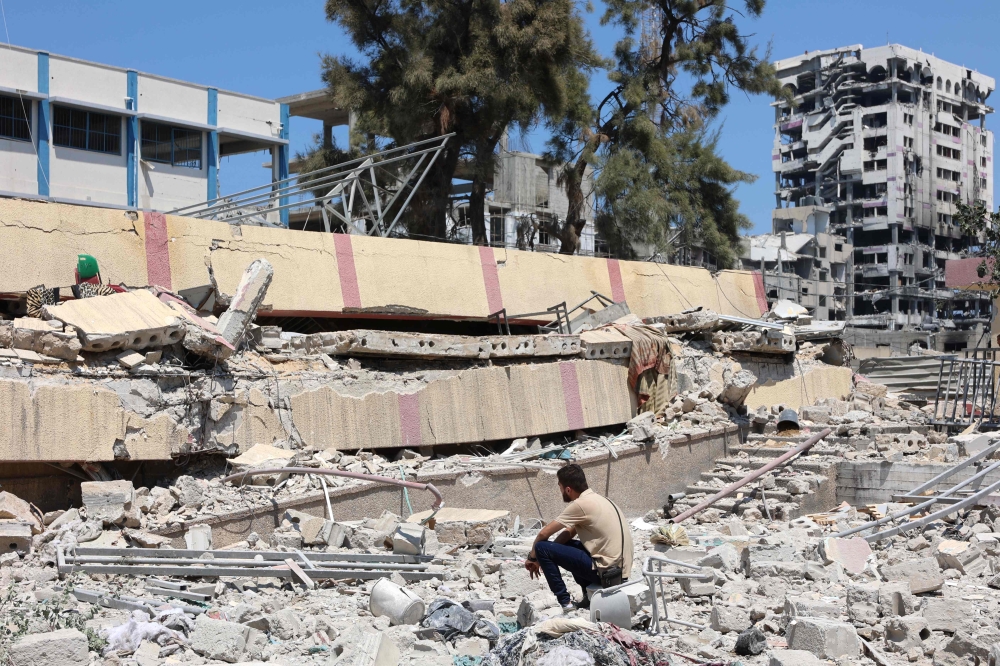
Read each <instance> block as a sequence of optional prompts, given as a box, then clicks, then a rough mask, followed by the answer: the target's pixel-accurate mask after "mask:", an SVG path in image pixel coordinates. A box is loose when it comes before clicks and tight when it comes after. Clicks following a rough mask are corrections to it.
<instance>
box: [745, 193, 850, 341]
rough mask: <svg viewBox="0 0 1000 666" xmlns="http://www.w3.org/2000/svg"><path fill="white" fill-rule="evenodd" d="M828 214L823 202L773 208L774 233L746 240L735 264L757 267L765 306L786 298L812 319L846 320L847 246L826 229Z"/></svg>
mask: <svg viewBox="0 0 1000 666" xmlns="http://www.w3.org/2000/svg"><path fill="white" fill-rule="evenodd" d="M830 214H831V209H828V208H824V207H822V206H797V207H795V208H781V209H778V210H775V211H774V213H773V226H774V233H772V234H763V235H760V236H752V237H750V238H748V239H747V242H746V244H745V245H744V247H743V252H742V256H741V257H740V264H741V266H740V267H741V268H745V269H751V270H757V271H760V272H761V274H762V275H763V281H764V292H765V294H766V295H767V301H768V305H769V306H770V305H774V303H775V302H776V301H779V300H789V301H794V302H796V303H798V304H799V305H802V306H803V307H805V308H806V309H807V310H809V313H810V314H811V315H812V316H813V317H815V318H817V319H829V320H837V321H843V320H844V319H846V315H847V267H848V263H849V261H850V257H851V249H852V248H851V246H850V245H848V244H847V243H846V241H845V240H844V238H843V236H839V235H837V234H833V233H830Z"/></svg>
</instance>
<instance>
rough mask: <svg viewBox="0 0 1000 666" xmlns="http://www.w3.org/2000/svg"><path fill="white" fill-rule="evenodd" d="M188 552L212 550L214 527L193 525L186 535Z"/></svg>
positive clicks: (185, 540) (185, 541)
mask: <svg viewBox="0 0 1000 666" xmlns="http://www.w3.org/2000/svg"><path fill="white" fill-rule="evenodd" d="M184 543H185V544H186V545H187V549H188V550H212V526H211V525H192V526H191V527H189V528H188V531H187V532H185V533H184Z"/></svg>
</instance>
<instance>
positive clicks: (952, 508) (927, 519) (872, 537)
mask: <svg viewBox="0 0 1000 666" xmlns="http://www.w3.org/2000/svg"><path fill="white" fill-rule="evenodd" d="M997 488H1000V481H997V482H996V483H992V484H990V485H988V486H986V487H985V488H983V489H982V490H980V491H979V492H978V493H976V494H975V495H971V496H970V497H967V498H966V499H964V500H962V501H961V502H959V503H957V504H951V505H949V506H947V507H945V508H944V509H941V510H940V511H935V512H934V513H929V514H927V515H926V516H924V517H923V518H918V519H917V520H913V521H910V522H908V523H905V524H903V525H897V526H896V527H891V528H889V529H887V530H883V531H881V532H876V533H875V534H869V535H868V536H866V537H864V540H865V541H868V542H869V543H874V542H875V541H881V540H882V539H887V538H889V537H891V536H896V535H897V534H899V533H900V532H905V531H907V530H914V529H919V528H921V527H923V526H924V525H926V524H928V523H933V522H934V521H935V520H937V519H938V518H944V517H945V516H947V515H948V514H951V513H955V512H956V511H961V510H962V509H964V508H966V507H970V506H972V505H973V504H975V503H976V502H978V501H979V500H980V498H982V497H985V496H986V495H989V494H990V493H992V492H993V491H994V490H996V489H997Z"/></svg>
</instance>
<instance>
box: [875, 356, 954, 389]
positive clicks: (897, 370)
mask: <svg viewBox="0 0 1000 666" xmlns="http://www.w3.org/2000/svg"><path fill="white" fill-rule="evenodd" d="M953 358H955V355H954V354H941V355H940V356H892V357H889V358H869V359H865V360H864V361H862V362H861V364H860V365H859V367H858V374H861V375H864V376H865V377H867V378H868V379H869V380H871V381H873V382H875V383H876V384H885V385H886V386H887V387H889V390H890V391H891V392H893V393H919V394H922V395H927V396H929V397H934V394H935V393H936V392H937V386H938V375H939V374H940V372H941V361H942V359H944V360H950V359H953Z"/></svg>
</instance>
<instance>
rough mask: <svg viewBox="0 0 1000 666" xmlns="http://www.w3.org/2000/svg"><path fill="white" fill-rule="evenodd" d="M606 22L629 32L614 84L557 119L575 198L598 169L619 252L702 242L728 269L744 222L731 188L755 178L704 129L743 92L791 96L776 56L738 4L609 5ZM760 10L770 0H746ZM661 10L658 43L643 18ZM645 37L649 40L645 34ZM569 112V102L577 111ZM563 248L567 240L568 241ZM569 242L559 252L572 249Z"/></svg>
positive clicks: (649, 0) (606, 231)
mask: <svg viewBox="0 0 1000 666" xmlns="http://www.w3.org/2000/svg"><path fill="white" fill-rule="evenodd" d="M605 4H606V11H605V13H604V16H603V17H602V23H604V24H614V25H617V26H619V27H620V28H621V29H622V31H623V37H622V39H621V40H619V42H618V43H617V45H616V47H615V63H614V65H613V67H612V69H611V71H610V73H609V78H610V79H611V80H612V81H613V82H614V83H615V84H616V85H617V87H616V89H615V90H614V91H613V92H612V93H611V94H610V95H608V96H607V97H606V98H605V99H604V100H603V101H602V102H601V103H600V104H598V105H597V106H596V108H594V109H593V110H592V111H590V112H589V113H582V112H578V113H577V115H576V116H575V117H566V118H565V119H563V120H562V121H561V122H560V123H558V124H555V125H554V129H555V133H554V137H553V139H552V141H550V144H549V153H548V155H549V157H550V158H551V159H554V160H558V161H559V162H563V163H566V167H565V168H564V169H563V174H562V181H563V182H564V183H565V185H566V188H567V195H568V198H569V200H570V202H576V201H582V200H583V195H584V193H583V192H582V184H583V182H584V174H585V172H586V170H587V169H588V168H590V169H593V170H594V172H595V193H596V204H597V214H596V218H597V219H596V224H597V230H598V231H599V232H600V233H601V234H602V236H604V237H605V239H606V240H607V242H608V243H609V245H610V247H611V249H612V252H614V253H615V254H617V255H619V256H624V257H628V256H632V255H633V254H634V252H635V249H634V248H635V246H636V245H637V244H642V245H650V246H653V247H655V248H656V249H657V250H658V251H661V252H663V251H667V252H669V249H670V247H671V246H673V245H676V244H678V243H681V244H691V243H698V244H700V245H701V246H703V247H704V248H705V249H707V250H709V251H710V252H712V253H713V254H714V255H715V256H716V258H717V260H718V262H719V265H721V266H728V265H730V264H731V263H732V261H733V259H734V258H735V256H736V249H737V247H738V243H739V232H740V230H741V229H746V228H749V227H750V226H751V225H750V221H749V220H748V219H747V218H746V217H745V216H744V215H742V214H740V213H739V205H738V202H737V201H736V199H735V198H734V196H733V192H732V187H733V186H734V185H737V184H739V183H746V182H753V180H754V179H755V176H753V175H752V174H748V173H745V172H741V171H738V170H736V169H733V168H732V167H731V166H729V165H728V164H727V163H726V162H725V160H723V159H722V158H721V157H720V156H719V155H718V154H717V152H716V146H717V142H718V134H717V133H711V132H708V131H707V130H706V126H707V124H708V123H710V122H711V120H713V119H714V118H716V117H717V116H718V114H719V112H720V110H721V109H722V108H723V107H724V106H725V104H726V103H727V102H728V101H729V92H730V90H731V89H736V90H739V91H743V92H746V93H751V94H763V93H767V94H771V95H774V96H779V95H782V94H783V93H782V91H781V87H780V84H779V82H778V80H777V78H776V77H775V70H774V68H773V66H772V65H771V64H770V63H769V62H768V53H764V54H763V55H759V54H758V53H757V51H756V49H755V48H752V47H751V46H750V43H749V42H750V39H749V36H748V35H745V34H743V33H741V32H740V30H739V28H738V27H737V25H736V20H735V16H734V15H735V14H736V13H737V12H736V10H734V9H733V8H732V5H733V4H734V3H733V2H732V1H731V0H655V1H654V0H606V3H605ZM743 5H744V12H745V14H746V15H748V16H749V17H751V18H756V17H759V16H760V14H761V12H762V11H763V9H764V0H746V1H745V2H744V3H743ZM650 17H655V21H656V25H655V30H654V31H653V32H655V33H657V34H658V37H655V38H654V40H653V41H652V43H649V42H647V43H643V41H642V39H637V37H638V36H640V35H639V34H638V33H640V32H641V30H640V20H641V19H642V20H648V19H649V18H650ZM647 36H648V35H647ZM571 108H572V107H571ZM583 225H584V220H583V219H582V207H580V208H573V207H572V206H571V208H570V211H569V215H568V217H567V220H566V221H565V224H564V225H563V227H564V228H563V229H560V230H558V231H559V232H561V233H556V235H557V236H559V237H560V238H563V237H565V238H566V239H568V240H570V241H572V239H573V237H574V236H575V237H578V236H579V232H580V231H582V229H583ZM564 243H565V241H564ZM577 247H578V246H577V245H573V244H572V243H571V244H570V245H569V246H565V245H564V247H563V248H562V251H563V252H566V253H572V252H575V251H576V249H577Z"/></svg>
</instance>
